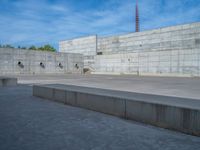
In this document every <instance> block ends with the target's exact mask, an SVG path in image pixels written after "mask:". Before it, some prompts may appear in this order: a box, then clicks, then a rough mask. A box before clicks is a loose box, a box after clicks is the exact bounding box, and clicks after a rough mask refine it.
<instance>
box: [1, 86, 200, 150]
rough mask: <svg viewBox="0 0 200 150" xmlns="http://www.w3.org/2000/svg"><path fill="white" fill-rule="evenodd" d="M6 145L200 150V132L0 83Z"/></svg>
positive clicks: (13, 149)
mask: <svg viewBox="0 0 200 150" xmlns="http://www.w3.org/2000/svg"><path fill="white" fill-rule="evenodd" d="M0 120H1V121H0V149H2V150H36V149H37V150H55V149H59V150H66V149H70V150H80V149H81V150H91V149H93V150H104V149H105V150H112V149H113V150H133V149H134V150H169V149H170V150H177V149H181V150H197V149H199V147H200V138H199V137H195V136H190V135H185V134H181V133H178V132H173V131H169V130H165V129H160V128H156V127H152V126H147V125H144V124H140V123H136V122H133V121H126V120H123V119H120V118H117V117H113V116H109V115H105V114H101V113H97V112H93V111H89V110H84V109H80V108H75V107H70V106H66V105H62V104H59V103H55V102H52V101H46V100H43V99H40V98H36V97H33V96H32V88H31V86H29V85H23V86H18V87H9V88H8V87H6V88H0Z"/></svg>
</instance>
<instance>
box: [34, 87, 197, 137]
mask: <svg viewBox="0 0 200 150" xmlns="http://www.w3.org/2000/svg"><path fill="white" fill-rule="evenodd" d="M33 95H34V96H38V97H42V98H46V99H50V100H55V101H57V102H61V103H65V104H67V105H72V106H76V107H81V108H86V109H90V110H94V111H98V112H102V113H105V114H110V115H114V116H118V117H123V118H126V119H130V120H135V121H139V122H143V123H147V124H151V125H155V126H158V127H163V128H167V129H172V130H176V131H181V132H184V133H187V134H192V135H197V136H200V100H194V99H184V98H177V97H167V96H159V95H151V94H140V93H132V92H124V91H114V90H107V89H98V88H89V87H80V86H72V85H42V86H36V85H35V86H33Z"/></svg>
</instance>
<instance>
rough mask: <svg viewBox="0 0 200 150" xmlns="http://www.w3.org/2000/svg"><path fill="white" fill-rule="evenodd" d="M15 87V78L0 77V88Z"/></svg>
mask: <svg viewBox="0 0 200 150" xmlns="http://www.w3.org/2000/svg"><path fill="white" fill-rule="evenodd" d="M5 86H17V78H8V77H1V76H0V87H5Z"/></svg>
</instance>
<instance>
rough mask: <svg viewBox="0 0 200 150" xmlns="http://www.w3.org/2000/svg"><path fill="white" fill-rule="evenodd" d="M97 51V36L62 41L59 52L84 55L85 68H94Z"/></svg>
mask: <svg viewBox="0 0 200 150" xmlns="http://www.w3.org/2000/svg"><path fill="white" fill-rule="evenodd" d="M96 49H97V36H96V35H95V36H89V37H82V38H77V39H73V40H67V41H61V42H60V43H59V51H60V52H67V53H79V54H83V55H84V66H85V67H89V68H91V69H92V68H93V65H94V56H95V55H96Z"/></svg>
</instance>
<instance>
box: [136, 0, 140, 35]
mask: <svg viewBox="0 0 200 150" xmlns="http://www.w3.org/2000/svg"><path fill="white" fill-rule="evenodd" d="M135 32H140V18H139V9H138V0H136V7H135Z"/></svg>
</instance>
